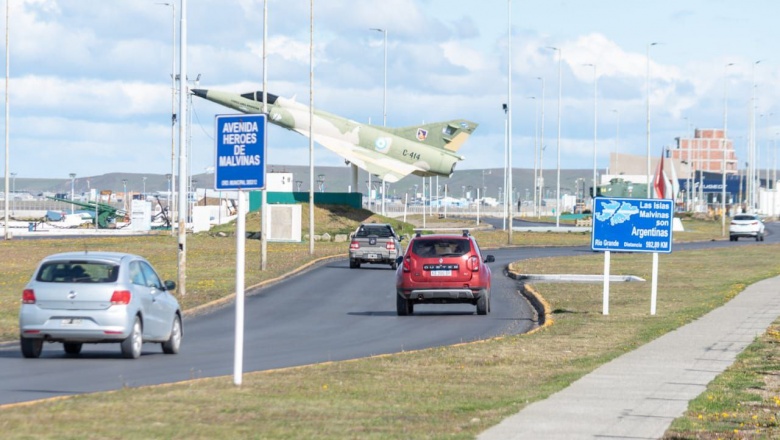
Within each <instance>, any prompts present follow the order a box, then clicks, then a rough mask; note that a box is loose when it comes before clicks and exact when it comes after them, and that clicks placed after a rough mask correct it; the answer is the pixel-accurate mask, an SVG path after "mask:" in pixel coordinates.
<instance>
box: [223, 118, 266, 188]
mask: <svg viewBox="0 0 780 440" xmlns="http://www.w3.org/2000/svg"><path fill="white" fill-rule="evenodd" d="M215 133H216V167H215V174H214V188H215V189H217V190H229V189H241V190H244V189H264V188H265V162H266V160H265V158H266V151H265V150H266V149H265V146H266V116H265V115H263V114H260V115H218V116H217V117H216V130H215Z"/></svg>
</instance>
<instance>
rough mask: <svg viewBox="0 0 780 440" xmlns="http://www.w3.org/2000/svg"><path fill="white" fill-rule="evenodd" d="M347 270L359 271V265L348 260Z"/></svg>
mask: <svg viewBox="0 0 780 440" xmlns="http://www.w3.org/2000/svg"><path fill="white" fill-rule="evenodd" d="M349 268H350V269H360V263H358V262H357V261H355V260H349Z"/></svg>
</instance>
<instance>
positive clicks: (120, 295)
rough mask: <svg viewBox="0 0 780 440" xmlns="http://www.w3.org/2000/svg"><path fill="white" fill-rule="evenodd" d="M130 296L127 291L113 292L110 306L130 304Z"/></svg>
mask: <svg viewBox="0 0 780 440" xmlns="http://www.w3.org/2000/svg"><path fill="white" fill-rule="evenodd" d="M131 296H132V294H131V293H130V291H129V290H115V291H114V294H113V295H111V304H112V305H124V304H130V297H131Z"/></svg>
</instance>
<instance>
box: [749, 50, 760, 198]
mask: <svg viewBox="0 0 780 440" xmlns="http://www.w3.org/2000/svg"><path fill="white" fill-rule="evenodd" d="M760 62H761V60H757V61H754V62H753V66H752V72H751V83H752V86H751V88H750V93H751V96H750V121H749V124H750V125H749V128H748V136H749V137H748V139H749V142H748V170H747V177H748V184H747V187H748V206H749V209H750V211H749V212H754V210H755V208H756V66H757V65H758V64H759V63H760Z"/></svg>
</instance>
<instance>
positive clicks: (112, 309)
mask: <svg viewBox="0 0 780 440" xmlns="http://www.w3.org/2000/svg"><path fill="white" fill-rule="evenodd" d="M175 288H176V283H174V282H173V281H165V282H162V281H160V277H159V276H158V275H157V272H155V270H154V269H153V268H152V265H151V264H149V262H148V261H146V260H145V259H144V258H143V257H140V256H138V255H132V254H125V253H119V252H67V253H61V254H54V255H50V256H48V257H46V258H44V259H43V260H42V261H41V262H40V263H39V264H38V268H37V269H36V270H35V273H34V274H33V276H32V278H31V279H30V281H29V282H28V283H27V285H26V286H25V288H24V291H23V293H22V307H21V310H20V311H19V332H20V343H21V348H22V354H23V355H24V357H26V358H37V357H39V356H40V355H41V351H42V350H43V343H44V342H62V343H63V346H64V348H65V353H67V354H69V355H77V354H79V353H80V352H81V347H82V345H83V344H85V343H87V344H95V343H105V342H113V343H119V344H120V346H121V350H122V356H124V357H125V358H130V359H135V358H138V357H139V356H140V355H141V346H142V344H143V343H144V342H159V343H161V344H162V350H163V352H164V353H167V354H176V353H178V352H179V347H180V345H181V339H182V334H183V331H182V319H181V309H180V307H179V302H178V301H177V300H176V298H175V297H174V296H173V295H172V294H171V292H172V291H173V290H174V289H175Z"/></svg>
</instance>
